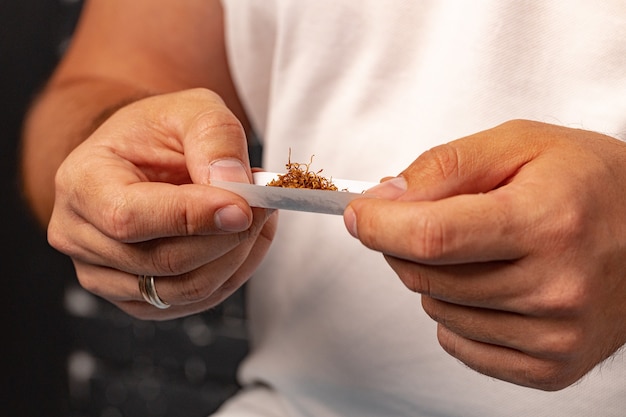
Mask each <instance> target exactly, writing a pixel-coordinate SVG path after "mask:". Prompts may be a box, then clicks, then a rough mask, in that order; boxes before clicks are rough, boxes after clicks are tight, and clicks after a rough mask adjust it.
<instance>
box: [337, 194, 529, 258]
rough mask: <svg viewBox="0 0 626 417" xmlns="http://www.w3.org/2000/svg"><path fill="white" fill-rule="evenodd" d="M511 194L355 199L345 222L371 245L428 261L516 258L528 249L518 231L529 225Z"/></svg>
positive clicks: (404, 256) (391, 253) (358, 236)
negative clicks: (520, 213)
mask: <svg viewBox="0 0 626 417" xmlns="http://www.w3.org/2000/svg"><path fill="white" fill-rule="evenodd" d="M516 211H517V208H516V204H515V202H514V199H513V196H512V195H510V193H508V192H503V191H501V190H500V189H498V190H495V191H493V192H490V193H484V194H473V195H457V196H452V197H448V198H444V199H441V200H437V201H412V202H411V201H397V200H396V201H390V200H383V199H369V198H363V199H356V200H355V201H353V202H352V203H351V204H350V206H349V207H348V208H347V209H346V213H345V215H344V218H345V222H346V226H347V227H348V230H350V231H351V233H352V234H353V235H354V236H355V237H357V238H358V239H359V240H361V242H362V243H363V244H364V245H365V246H367V247H369V248H370V249H373V250H376V251H380V252H383V253H385V254H388V255H391V256H395V257H398V258H402V259H408V260H411V261H415V262H420V263H425V264H460V263H470V262H484V261H493V260H507V259H516V258H519V257H521V256H523V255H525V254H526V251H527V248H526V245H525V244H524V242H523V241H522V240H520V235H519V234H518V233H516V232H515V231H519V230H525V229H526V228H527V227H529V223H528V222H529V218H528V217H527V216H520V215H517V214H516Z"/></svg>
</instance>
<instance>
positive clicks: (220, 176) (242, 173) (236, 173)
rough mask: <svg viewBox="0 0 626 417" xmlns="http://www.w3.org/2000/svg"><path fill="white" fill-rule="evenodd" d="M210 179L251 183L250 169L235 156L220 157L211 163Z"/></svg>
mask: <svg viewBox="0 0 626 417" xmlns="http://www.w3.org/2000/svg"><path fill="white" fill-rule="evenodd" d="M209 179H212V180H218V181H230V182H244V183H249V182H250V179H249V178H248V170H247V169H246V168H245V167H244V166H243V164H242V163H241V161H239V160H238V159H235V158H225V159H218V160H216V161H213V162H211V165H209Z"/></svg>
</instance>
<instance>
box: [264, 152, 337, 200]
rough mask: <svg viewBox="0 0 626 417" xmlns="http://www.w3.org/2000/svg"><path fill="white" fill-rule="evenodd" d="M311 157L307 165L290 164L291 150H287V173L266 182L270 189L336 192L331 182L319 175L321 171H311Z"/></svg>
mask: <svg viewBox="0 0 626 417" xmlns="http://www.w3.org/2000/svg"><path fill="white" fill-rule="evenodd" d="M313 156H315V155H312V156H311V160H310V161H309V163H308V164H302V163H298V162H291V149H289V159H288V161H289V162H287V164H286V165H285V166H286V167H287V173H286V174H282V175H279V176H278V178H277V179H273V180H272V181H270V182H268V183H267V185H268V186H270V187H282V188H310V189H313V190H330V191H337V187H336V186H335V184H333V183H332V181H331V180H329V179H327V178H324V177H322V176H321V175H319V174H320V173H321V172H322V170H321V169H320V170H319V171H317V172H313V171H311V170H310V169H311V164H312V163H313Z"/></svg>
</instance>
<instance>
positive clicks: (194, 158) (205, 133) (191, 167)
mask: <svg viewBox="0 0 626 417" xmlns="http://www.w3.org/2000/svg"><path fill="white" fill-rule="evenodd" d="M180 98H181V99H184V100H185V102H186V105H187V106H189V105H190V104H191V105H193V113H192V116H191V117H187V118H182V119H181V120H184V121H185V126H184V129H183V132H184V134H183V148H184V154H185V160H186V164H187V169H188V171H189V175H190V177H191V180H192V182H193V183H195V184H209V183H210V181H211V180H222V181H233V182H243V183H250V182H251V180H252V173H251V170H250V162H249V159H248V146H247V141H246V134H245V131H244V129H243V127H242V125H241V123H240V122H239V120H238V119H237V118H236V117H235V115H234V114H233V113H232V112H231V111H230V110H229V109H228V108H227V107H226V105H225V104H224V102H223V101H222V100H221V98H219V96H217V95H216V94H214V93H212V92H210V91H208V90H201V89H197V90H190V91H187V92H185V93H184V96H182V97H180Z"/></svg>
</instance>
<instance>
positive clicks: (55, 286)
mask: <svg viewBox="0 0 626 417" xmlns="http://www.w3.org/2000/svg"><path fill="white" fill-rule="evenodd" d="M80 7H81V2H80V1H75V0H64V1H61V0H0V99H1V100H2V106H1V107H0V115H1V116H0V120H1V122H0V127H1V130H0V132H2V138H1V140H0V146H1V148H0V155H1V158H2V161H1V163H0V169H1V170H2V172H1V175H0V181H1V183H2V185H1V186H2V189H1V194H0V196H1V201H2V216H1V218H2V222H3V223H4V225H3V228H2V246H1V247H0V248H1V250H2V252H1V253H2V258H1V262H0V279H1V280H2V285H1V286H0V304H1V305H2V309H3V313H2V319H3V323H4V326H3V327H4V328H5V329H6V331H5V332H3V333H5V336H4V337H3V338H2V340H3V342H2V346H3V347H2V349H3V350H2V352H3V353H2V368H1V369H2V378H3V387H4V389H3V394H2V398H3V400H2V403H0V410H1V411H0V413H1V414H2V415H4V416H44V415H45V416H51V417H54V416H71V417H79V416H98V417H122V416H134V417H142V416H178V417H181V416H190V417H193V416H206V415H207V414H209V413H210V412H211V411H213V410H214V409H215V408H216V407H217V406H219V404H221V402H222V401H223V400H224V399H226V398H228V397H229V396H230V395H232V394H233V393H234V392H235V391H236V390H237V388H238V387H237V384H236V382H235V370H236V366H237V364H238V363H239V361H240V359H241V358H242V357H243V356H244V355H245V353H246V352H247V341H246V332H245V316H244V313H243V295H242V294H241V292H240V293H237V294H236V295H235V296H234V297H232V298H231V299H230V300H229V301H228V302H226V303H225V304H224V305H222V306H220V307H219V308H217V309H215V310H213V311H210V312H207V313H205V314H201V315H196V316H192V317H188V318H185V319H180V320H174V321H170V322H165V323H155V322H141V321H138V320H134V319H131V318H130V317H128V316H126V315H125V314H124V313H122V312H120V311H119V310H117V309H116V308H114V307H113V306H112V305H110V304H108V303H107V302H105V301H103V300H101V299H98V298H96V297H94V296H92V295H90V294H88V293H86V292H85V291H83V290H82V289H81V288H79V287H78V285H77V283H76V280H75V277H74V271H73V268H72V265H71V262H70V261H69V260H68V259H67V258H66V257H65V256H63V255H61V254H59V253H57V252H55V251H54V250H53V249H51V248H50V247H49V246H48V245H47V242H46V237H45V231H44V230H43V228H41V227H39V226H38V225H37V224H36V223H35V222H34V221H33V219H32V218H31V216H30V214H29V212H28V210H27V208H26V206H25V204H24V202H23V201H22V199H21V196H20V191H19V190H20V186H19V175H18V172H19V156H18V155H19V140H20V131H21V126H22V121H23V117H24V113H25V111H26V110H27V108H28V106H29V104H30V103H31V101H32V99H33V98H34V97H35V95H36V92H37V91H39V90H40V89H41V87H42V86H43V84H44V82H45V80H46V78H47V77H48V75H49V74H50V72H51V71H52V69H53V67H54V65H55V64H56V62H57V61H58V59H59V57H60V56H61V55H62V52H63V50H64V45H66V44H67V41H68V39H69V37H70V36H71V33H72V30H73V27H74V24H75V21H76V19H77V16H78V14H79V12H80Z"/></svg>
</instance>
